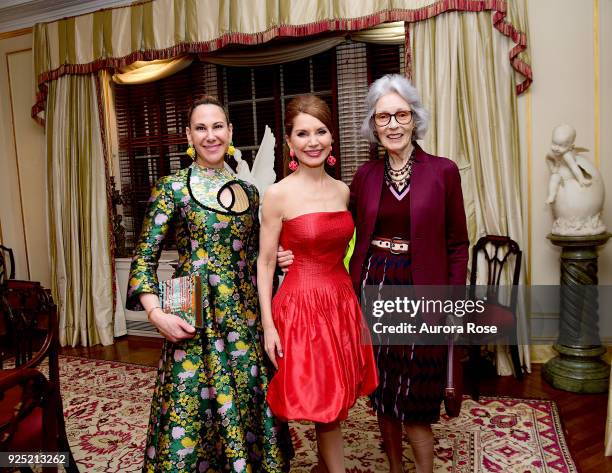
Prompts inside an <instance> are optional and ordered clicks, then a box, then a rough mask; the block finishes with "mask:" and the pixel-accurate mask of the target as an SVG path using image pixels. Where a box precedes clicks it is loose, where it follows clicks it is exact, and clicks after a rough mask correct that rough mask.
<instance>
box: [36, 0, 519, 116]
mask: <svg viewBox="0 0 612 473" xmlns="http://www.w3.org/2000/svg"><path fill="white" fill-rule="evenodd" d="M522 1H523V0H360V1H355V0H334V1H333V2H330V1H327V0H249V2H240V1H239V0H209V1H203V0H149V1H144V2H140V3H135V4H133V5H129V6H123V7H116V8H109V9H104V10H100V11H96V12H93V13H88V14H84V15H79V16H77V17H71V18H65V19H62V20H57V21H53V22H50V23H41V24H37V25H36V26H35V27H34V69H35V75H36V78H37V84H36V85H37V88H38V90H37V95H36V103H35V105H34V107H33V108H32V116H33V117H34V118H36V119H38V120H39V121H40V122H42V121H43V117H42V116H41V115H40V114H41V113H42V112H43V111H44V103H45V100H46V94H47V90H48V85H49V83H50V82H51V81H53V80H55V79H57V78H58V77H61V76H63V75H65V74H89V73H92V72H97V71H99V70H101V69H104V68H115V69H118V68H120V67H124V66H127V65H128V64H132V63H133V62H135V61H139V60H154V59H169V58H172V57H176V56H180V55H183V54H200V53H211V52H213V51H217V50H219V49H221V48H223V47H224V46H227V45H229V44H241V45H256V44H262V43H265V42H268V41H270V40H272V39H274V38H277V37H281V36H283V37H296V38H303V37H307V36H311V37H312V36H315V35H318V34H321V33H328V32H340V31H342V32H350V31H359V30H363V29H366V28H371V27H373V26H376V25H380V24H383V23H386V22H392V21H410V22H415V21H423V20H426V19H428V18H433V17H435V16H437V15H440V14H442V13H447V12H451V11H470V12H480V11H492V12H494V22H495V28H496V30H497V31H499V32H500V33H501V34H503V35H505V36H508V37H510V38H511V39H512V41H513V43H514V44H515V46H514V47H513V48H512V50H511V52H510V54H509V55H508V51H504V52H503V54H504V57H505V58H508V57H509V58H510V61H511V64H512V67H513V68H514V69H515V70H517V71H519V72H520V73H521V74H522V75H523V76H524V78H523V80H522V83H521V84H519V87H521V90H520V91H522V90H524V89H526V87H528V85H529V83H530V82H531V70H530V69H529V65H528V62H527V61H528V57H527V56H526V52H525V49H526V38H525V37H524V35H521V34H520V33H519V31H524V29H521V28H520V27H518V26H517V25H519V24H520V22H521V21H522V20H523V19H524V18H523V16H524V12H525V9H524V5H523V4H522V3H521V2H522ZM390 36H391V37H393V33H392V32H390Z"/></svg>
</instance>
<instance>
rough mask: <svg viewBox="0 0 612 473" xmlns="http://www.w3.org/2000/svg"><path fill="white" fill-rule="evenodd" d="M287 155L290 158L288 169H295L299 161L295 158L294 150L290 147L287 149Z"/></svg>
mask: <svg viewBox="0 0 612 473" xmlns="http://www.w3.org/2000/svg"><path fill="white" fill-rule="evenodd" d="M289 157H290V158H291V161H289V169H291V171H295V170H296V169H297V168H298V166H299V165H300V163H298V162H297V161H296V160H295V151H293V150H292V149H290V150H289Z"/></svg>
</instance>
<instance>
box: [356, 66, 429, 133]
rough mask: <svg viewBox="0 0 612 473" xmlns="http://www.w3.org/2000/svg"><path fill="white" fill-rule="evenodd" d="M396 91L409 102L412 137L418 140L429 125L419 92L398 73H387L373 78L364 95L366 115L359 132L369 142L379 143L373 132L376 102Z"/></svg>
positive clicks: (427, 115)
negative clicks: (412, 127)
mask: <svg viewBox="0 0 612 473" xmlns="http://www.w3.org/2000/svg"><path fill="white" fill-rule="evenodd" d="M392 92H396V93H398V94H399V95H401V96H402V98H403V99H404V100H405V101H406V102H408V103H409V104H410V109H411V110H412V119H413V120H414V131H413V139H416V140H419V139H421V138H423V136H425V133H426V132H427V126H428V125H429V113H428V112H427V110H425V109H424V108H423V105H422V104H421V100H420V99H419V93H418V92H417V90H416V88H415V87H414V86H413V85H412V84H411V83H410V81H409V80H408V79H406V78H405V77H404V76H402V75H400V74H387V75H385V76H382V77H381V78H380V79H377V80H375V81H374V82H373V83H372V85H371V86H370V90H369V91H368V95H367V96H366V99H365V101H366V107H367V113H366V117H365V118H364V120H363V123H362V124H361V134H362V136H363V137H364V138H366V139H367V140H368V141H369V142H371V143H379V140H378V137H377V136H376V133H374V130H375V125H374V113H375V112H376V102H378V100H379V99H380V98H381V97H382V96H383V95H387V94H389V93H392Z"/></svg>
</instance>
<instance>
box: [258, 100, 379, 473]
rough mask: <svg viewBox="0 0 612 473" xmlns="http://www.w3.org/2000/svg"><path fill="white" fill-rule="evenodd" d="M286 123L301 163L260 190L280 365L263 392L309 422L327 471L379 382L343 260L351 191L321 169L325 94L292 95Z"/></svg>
mask: <svg viewBox="0 0 612 473" xmlns="http://www.w3.org/2000/svg"><path fill="white" fill-rule="evenodd" d="M285 128H286V130H287V144H288V146H289V149H290V155H291V157H292V162H293V163H295V164H298V166H297V167H296V166H295V164H294V165H293V166H290V168H291V169H293V170H294V173H293V174H291V175H290V176H288V177H286V178H285V179H283V180H282V181H280V182H279V183H277V184H274V185H272V186H270V187H269V188H268V190H267V192H266V196H265V199H264V203H263V207H262V210H263V219H262V227H261V233H260V236H261V238H260V251H259V258H258V261H257V268H258V277H257V283H258V288H259V298H260V304H261V314H262V323H263V327H264V337H265V349H266V353H267V354H268V356H269V357H270V360H271V361H272V363H273V364H274V366H275V367H276V368H277V372H276V374H275V375H274V377H273V378H272V381H271V382H270V384H269V387H268V394H267V397H266V399H267V402H268V405H269V407H270V409H271V410H272V412H273V413H274V415H275V416H277V417H278V418H280V419H283V420H309V421H313V422H315V428H316V432H317V442H318V446H319V453H320V457H321V459H322V461H323V462H324V463H325V466H326V467H327V470H328V471H329V472H330V473H337V472H344V458H343V447H342V432H341V430H340V421H341V420H344V419H346V417H347V416H348V411H349V409H350V408H351V407H352V406H353V405H354V404H355V401H356V400H357V398H358V397H359V396H363V395H368V394H370V393H371V392H372V391H373V390H374V389H375V388H376V386H377V384H378V374H377V370H376V364H375V361H374V355H373V352H372V346H371V344H370V343H369V332H368V329H367V327H366V325H365V322H364V320H363V316H362V314H361V309H360V306H359V302H358V301H357V297H356V296H355V292H354V290H353V287H352V283H351V279H350V276H349V275H348V272H347V270H346V268H345V267H344V264H343V258H344V253H345V250H346V247H347V245H348V242H349V240H350V239H351V237H352V235H353V229H354V224H353V218H352V216H351V213H350V212H349V211H348V210H346V209H347V204H348V198H349V190H348V187H347V186H346V185H345V184H344V183H342V182H341V181H337V180H335V179H333V178H332V177H331V176H329V175H327V173H326V172H325V169H324V163H325V161H326V160H327V162H328V163H331V162H333V159H330V158H331V157H330V156H329V155H330V152H331V148H332V132H331V130H332V120H331V113H330V111H329V108H328V107H327V105H326V104H325V102H323V101H322V100H321V99H319V98H317V97H315V96H312V95H308V96H300V97H297V98H296V99H294V100H292V101H291V102H290V103H289V104H288V105H287V109H286V117H285ZM296 158H297V159H296ZM279 242H280V244H281V245H283V246H284V247H285V248H291V249H292V250H293V254H294V262H293V265H292V266H291V269H290V270H289V272H288V273H287V275H286V277H285V280H284V282H283V284H282V285H281V287H280V289H279V290H278V292H277V294H276V295H275V296H274V299H273V300H272V277H273V274H274V270H275V267H276V253H277V247H278V244H279Z"/></svg>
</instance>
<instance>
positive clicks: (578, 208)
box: [546, 125, 606, 236]
mask: <svg viewBox="0 0 612 473" xmlns="http://www.w3.org/2000/svg"><path fill="white" fill-rule="evenodd" d="M575 138H576V131H575V130H574V128H573V127H572V126H570V125H559V126H557V127H555V128H554V129H553V134H552V145H551V147H550V152H549V153H548V154H547V155H546V163H547V164H548V167H549V169H550V172H551V175H550V179H549V181H548V197H547V199H546V203H547V204H551V208H552V212H553V218H554V222H553V227H552V233H553V234H555V235H565V236H584V235H597V234H600V233H603V232H605V231H606V226H605V225H604V223H603V222H602V220H601V211H602V208H603V203H604V195H605V191H604V184H603V180H602V179H601V174H600V173H599V170H598V169H597V168H596V167H595V166H594V165H593V164H592V163H591V162H590V161H589V160H588V159H587V158H586V157H585V156H582V155H580V154H577V153H576V150H575V149H574V140H575Z"/></svg>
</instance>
